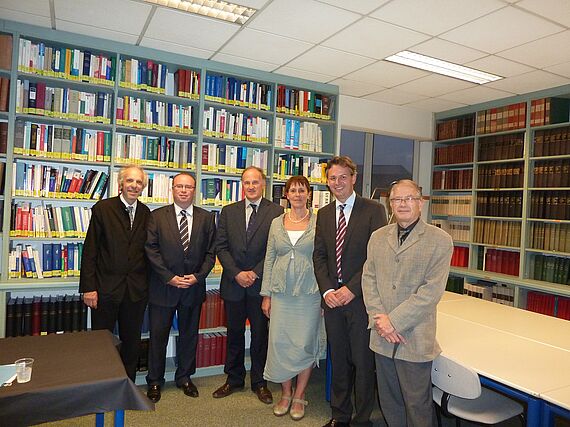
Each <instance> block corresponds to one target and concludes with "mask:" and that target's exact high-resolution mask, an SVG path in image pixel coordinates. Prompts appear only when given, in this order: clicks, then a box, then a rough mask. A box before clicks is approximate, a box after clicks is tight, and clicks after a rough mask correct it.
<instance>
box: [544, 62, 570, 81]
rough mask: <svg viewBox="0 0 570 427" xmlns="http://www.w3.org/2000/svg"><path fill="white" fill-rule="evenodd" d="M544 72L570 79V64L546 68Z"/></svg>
mask: <svg viewBox="0 0 570 427" xmlns="http://www.w3.org/2000/svg"><path fill="white" fill-rule="evenodd" d="M544 71H548V72H549V73H554V74H558V75H559V76H563V77H568V78H570V62H565V63H563V64H557V65H553V66H552V67H546V68H545V69H544Z"/></svg>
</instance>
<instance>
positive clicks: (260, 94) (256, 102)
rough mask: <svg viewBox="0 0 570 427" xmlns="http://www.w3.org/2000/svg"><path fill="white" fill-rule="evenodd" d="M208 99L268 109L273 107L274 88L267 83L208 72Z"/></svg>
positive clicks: (237, 105)
mask: <svg viewBox="0 0 570 427" xmlns="http://www.w3.org/2000/svg"><path fill="white" fill-rule="evenodd" d="M206 100H208V101H215V102H221V103H224V104H228V105H233V106H236V107H246V108H254V109H256V110H265V111H268V110H270V109H271V102H272V100H273V89H272V88H271V85H269V84H265V83H257V82H253V81H248V80H240V79H236V78H234V77H223V76H215V75H211V74H207V75H206Z"/></svg>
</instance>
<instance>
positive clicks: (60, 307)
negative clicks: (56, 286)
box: [5, 295, 87, 337]
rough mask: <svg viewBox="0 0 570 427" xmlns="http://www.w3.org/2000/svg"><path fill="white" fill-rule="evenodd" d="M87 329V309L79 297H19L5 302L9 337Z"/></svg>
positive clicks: (7, 335)
mask: <svg viewBox="0 0 570 427" xmlns="http://www.w3.org/2000/svg"><path fill="white" fill-rule="evenodd" d="M85 330H87V306H86V305H85V304H83V301H82V299H81V296H80V295H57V296H35V297H33V298H27V297H16V298H10V299H9V300H8V302H7V303H6V334H5V336H6V337H21V336H26V335H47V334H54V333H57V334H61V333H64V332H78V331H85Z"/></svg>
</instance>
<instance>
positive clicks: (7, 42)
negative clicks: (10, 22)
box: [0, 34, 12, 70]
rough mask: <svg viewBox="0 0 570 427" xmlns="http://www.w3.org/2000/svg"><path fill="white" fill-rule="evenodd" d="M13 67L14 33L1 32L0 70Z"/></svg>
mask: <svg viewBox="0 0 570 427" xmlns="http://www.w3.org/2000/svg"><path fill="white" fill-rule="evenodd" d="M11 69H12V35H11V34H0V70H11Z"/></svg>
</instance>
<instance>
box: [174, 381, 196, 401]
mask: <svg viewBox="0 0 570 427" xmlns="http://www.w3.org/2000/svg"><path fill="white" fill-rule="evenodd" d="M178 388H181V389H182V390H183V391H184V394H185V395H186V396H190V397H198V396H199V394H198V389H197V388H196V386H195V385H194V383H193V382H192V381H188V382H187V383H186V384H183V385H179V386H178Z"/></svg>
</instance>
